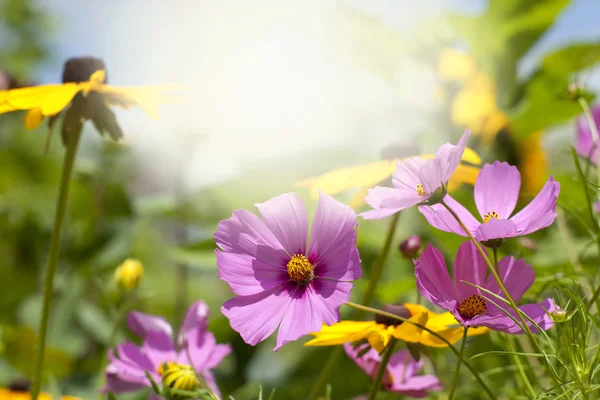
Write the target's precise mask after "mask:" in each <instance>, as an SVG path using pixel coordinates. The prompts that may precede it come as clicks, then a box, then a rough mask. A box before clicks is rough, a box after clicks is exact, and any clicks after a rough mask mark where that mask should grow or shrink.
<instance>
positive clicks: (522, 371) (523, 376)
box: [503, 335, 537, 399]
mask: <svg viewBox="0 0 600 400" xmlns="http://www.w3.org/2000/svg"><path fill="white" fill-rule="evenodd" d="M503 336H504V340H505V341H506V344H507V345H508V348H509V349H510V351H512V352H513V353H515V352H516V350H515V346H514V345H513V343H512V341H511V339H510V337H509V336H508V335H503ZM513 358H514V360H515V364H517V370H518V371H519V375H521V380H522V381H523V384H524V385H525V388H526V389H527V391H528V392H529V396H530V397H531V398H532V399H534V398H535V397H536V396H537V395H536V394H535V390H533V386H531V382H529V378H528V377H527V373H526V372H525V368H523V364H522V363H521V360H520V359H519V356H517V355H514V356H513Z"/></svg>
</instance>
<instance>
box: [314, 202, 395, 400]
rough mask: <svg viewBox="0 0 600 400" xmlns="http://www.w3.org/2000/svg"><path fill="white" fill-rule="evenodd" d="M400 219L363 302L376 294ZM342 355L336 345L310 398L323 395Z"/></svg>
mask: <svg viewBox="0 0 600 400" xmlns="http://www.w3.org/2000/svg"><path fill="white" fill-rule="evenodd" d="M399 219H400V213H396V214H394V215H393V216H392V220H391V221H390V225H389V227H388V231H387V234H386V237H385V242H384V243H383V247H382V249H381V253H379V258H378V259H377V263H376V264H375V266H374V267H373V272H372V274H371V277H370V279H369V285H368V286H367V290H366V291H365V293H364V295H363V298H362V301H361V302H362V303H363V304H369V303H370V302H371V300H373V296H374V295H375V292H376V289H377V285H378V284H379V281H380V279H381V275H382V274H383V267H384V266H385V262H386V260H387V257H388V255H389V252H390V249H391V247H392V242H393V240H394V233H395V232H396V227H397V226H398V220H399ZM361 316H362V311H361V310H359V311H358V313H357V314H356V316H355V318H356V319H360V317H361ZM341 355H342V349H341V348H340V347H336V348H335V349H334V350H332V351H331V353H330V354H329V358H328V360H327V362H326V363H325V366H324V367H323V369H322V370H321V373H320V374H319V377H318V378H317V383H315V384H314V385H313V388H312V390H311V391H310V394H309V395H308V400H316V399H318V398H319V396H320V395H321V392H322V391H323V388H324V387H325V385H326V384H327V381H328V379H329V375H331V373H332V372H333V370H334V368H335V366H336V363H337V361H338V360H339V358H340V356H341Z"/></svg>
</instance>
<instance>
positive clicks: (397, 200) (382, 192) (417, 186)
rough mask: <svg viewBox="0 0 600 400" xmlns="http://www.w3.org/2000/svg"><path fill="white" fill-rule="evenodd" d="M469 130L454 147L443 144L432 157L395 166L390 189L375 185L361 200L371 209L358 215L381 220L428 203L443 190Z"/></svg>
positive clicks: (458, 158) (455, 165)
mask: <svg viewBox="0 0 600 400" xmlns="http://www.w3.org/2000/svg"><path fill="white" fill-rule="evenodd" d="M470 134H471V132H470V131H465V133H464V134H463V135H462V137H461V138H460V140H459V141H458V144H457V145H452V144H450V143H446V144H444V145H443V146H442V147H440V148H439V149H438V151H437V152H436V153H435V157H434V158H432V159H429V160H424V159H422V158H419V157H413V158H409V159H408V160H406V161H401V162H399V163H398V164H396V172H394V174H393V176H392V185H394V187H393V188H390V187H381V186H375V187H374V188H373V189H369V193H368V194H367V197H366V198H365V201H366V202H367V204H369V205H370V206H371V207H373V208H374V209H373V210H371V211H366V212H364V213H362V214H360V216H361V217H363V218H364V219H382V218H386V217H389V216H390V215H392V214H395V213H397V212H398V211H401V210H404V209H405V208H409V207H412V206H414V205H417V204H420V203H424V202H426V201H428V200H429V199H430V198H431V197H432V195H433V194H434V193H436V192H437V191H438V190H439V189H441V188H443V187H444V186H445V185H446V183H447V182H448V180H449V179H450V177H451V176H452V174H453V173H454V171H455V170H456V168H457V167H458V164H459V163H460V159H461V157H462V155H463V153H464V151H465V147H466V145H467V140H468V139H469V135H470Z"/></svg>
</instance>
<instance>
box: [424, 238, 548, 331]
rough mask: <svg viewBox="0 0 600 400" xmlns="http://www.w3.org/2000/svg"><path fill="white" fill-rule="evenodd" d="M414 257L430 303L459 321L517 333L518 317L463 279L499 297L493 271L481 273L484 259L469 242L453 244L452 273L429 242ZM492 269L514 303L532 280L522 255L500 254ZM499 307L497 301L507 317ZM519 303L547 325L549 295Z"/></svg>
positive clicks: (518, 328) (522, 308) (538, 321)
mask: <svg viewBox="0 0 600 400" xmlns="http://www.w3.org/2000/svg"><path fill="white" fill-rule="evenodd" d="M414 263H415V274H416V275H417V287H418V288H419V292H421V294H422V295H423V297H425V298H426V299H427V300H429V301H431V302H432V303H433V304H436V305H438V306H440V307H442V308H443V309H445V310H448V311H450V312H451V313H453V314H454V317H455V318H456V320H457V321H458V322H460V323H461V324H462V325H463V326H471V327H479V326H486V327H488V328H490V329H493V330H496V331H500V332H505V333H512V334H518V333H523V330H522V329H521V327H520V326H519V325H518V324H517V323H516V322H515V321H514V320H513V318H516V319H517V321H518V320H519V319H518V316H517V315H516V313H515V311H514V310H512V309H511V308H510V307H509V306H507V305H506V304H505V303H503V302H502V301H501V300H499V299H498V298H496V297H493V296H491V295H490V294H489V293H486V292H483V291H482V290H480V289H479V288H476V287H474V286H471V285H468V284H467V283H463V282H468V283H471V284H473V285H477V286H480V287H482V288H484V289H486V290H489V291H490V292H492V293H494V294H496V295H498V296H500V297H503V294H502V291H501V290H500V288H499V287H498V283H497V282H496V280H495V279H494V277H493V276H492V275H489V276H488V275H487V266H486V263H485V260H484V259H483V257H482V256H481V254H479V252H478V251H477V248H476V247H475V245H473V243H471V242H465V243H463V244H462V245H461V246H460V248H459V249H458V253H457V254H456V259H455V261H454V279H453V278H452V277H450V274H449V273H448V269H447V268H446V263H445V261H444V255H443V254H442V252H441V251H439V250H437V249H435V248H433V247H432V246H431V245H429V246H428V247H427V249H426V250H425V251H424V252H423V254H422V255H421V258H419V259H418V260H415V261H414ZM498 270H499V275H500V278H501V279H502V282H503V283H504V285H505V286H506V289H507V290H508V292H509V293H510V294H511V296H512V297H513V299H514V300H515V302H517V303H518V302H519V300H520V299H521V297H523V294H525V292H526V291H527V289H529V288H530V287H531V285H532V284H533V281H534V279H535V274H534V272H533V269H532V268H531V266H530V265H528V264H525V261H524V260H522V259H519V260H515V259H514V258H513V257H504V258H503V259H502V260H500V262H499V263H498ZM461 281H462V282H461ZM486 298H487V299H486ZM488 299H489V300H488ZM490 300H491V301H490ZM492 302H493V303H496V304H497V306H496V305H494V304H492ZM499 307H503V309H504V310H505V311H507V312H508V313H509V314H510V315H512V317H513V318H511V317H510V316H508V315H506V313H505V311H503V309H500V308H499ZM519 309H520V310H521V311H523V312H524V313H525V314H527V315H528V316H529V318H531V320H533V321H534V322H535V323H536V324H537V325H539V326H540V328H542V329H543V330H548V329H550V328H551V327H552V325H553V324H554V323H553V321H552V319H551V318H550V317H549V316H548V314H547V313H551V312H553V311H554V310H555V309H556V306H555V304H554V301H553V300H552V299H546V300H545V301H543V302H541V303H539V304H538V303H535V304H525V305H523V306H520V307H519ZM527 323H528V325H529V327H530V328H531V331H532V332H537V328H536V327H535V326H534V325H533V324H531V322H530V321H527Z"/></svg>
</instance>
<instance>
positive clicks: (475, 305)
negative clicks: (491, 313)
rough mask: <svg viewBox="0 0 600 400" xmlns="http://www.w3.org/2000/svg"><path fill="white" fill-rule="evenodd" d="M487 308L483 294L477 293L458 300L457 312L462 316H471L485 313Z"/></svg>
mask: <svg viewBox="0 0 600 400" xmlns="http://www.w3.org/2000/svg"><path fill="white" fill-rule="evenodd" d="M486 310H487V304H486V302H485V299H484V298H483V296H480V295H478V294H474V295H472V296H469V297H467V298H466V299H464V300H463V301H461V302H460V304H459V306H458V313H459V314H460V315H461V316H462V317H463V318H468V319H470V318H473V317H475V316H477V315H482V314H485V311H486Z"/></svg>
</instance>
